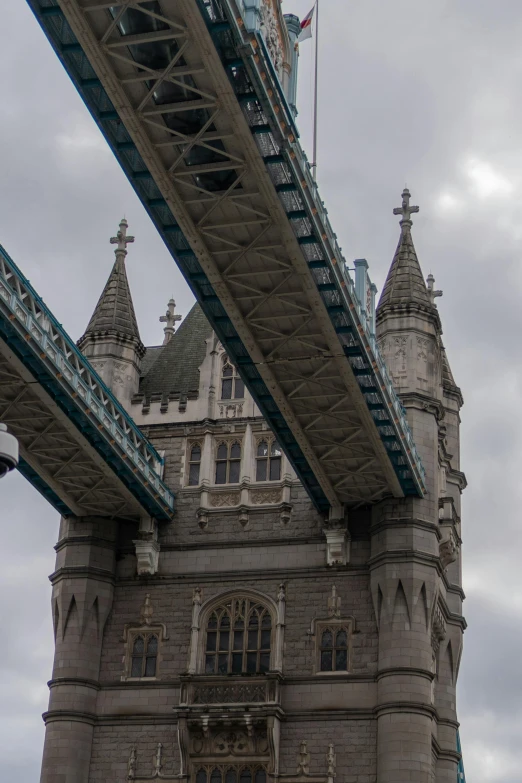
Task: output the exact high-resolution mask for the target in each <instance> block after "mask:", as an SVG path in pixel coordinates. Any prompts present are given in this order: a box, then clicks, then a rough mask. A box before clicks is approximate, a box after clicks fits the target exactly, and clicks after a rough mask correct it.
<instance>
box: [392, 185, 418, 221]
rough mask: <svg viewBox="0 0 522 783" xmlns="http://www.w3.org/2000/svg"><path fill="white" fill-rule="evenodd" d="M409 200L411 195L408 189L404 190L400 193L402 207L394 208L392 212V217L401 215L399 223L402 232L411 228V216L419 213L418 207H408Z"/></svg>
mask: <svg viewBox="0 0 522 783" xmlns="http://www.w3.org/2000/svg"><path fill="white" fill-rule="evenodd" d="M410 198H411V193H410V191H409V190H408V188H404V190H403V191H402V205H401V206H400V207H395V209H394V210H393V214H394V215H402V220H401V221H400V225H401V228H402V230H403V231H405V230H406V229H409V228H411V216H412V215H413V214H414V213H415V212H418V211H419V208H418V207H411V206H410Z"/></svg>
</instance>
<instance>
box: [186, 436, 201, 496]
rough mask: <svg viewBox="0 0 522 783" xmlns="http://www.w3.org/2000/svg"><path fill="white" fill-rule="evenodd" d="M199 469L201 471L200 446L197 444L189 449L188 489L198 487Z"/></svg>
mask: <svg viewBox="0 0 522 783" xmlns="http://www.w3.org/2000/svg"><path fill="white" fill-rule="evenodd" d="M200 469H201V446H200V445H199V443H194V445H193V446H192V447H191V449H190V460H189V477H188V483H189V486H190V487H197V486H198V484H199V473H200Z"/></svg>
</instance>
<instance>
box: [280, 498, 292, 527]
mask: <svg viewBox="0 0 522 783" xmlns="http://www.w3.org/2000/svg"><path fill="white" fill-rule="evenodd" d="M291 517H292V506H291V505H290V503H283V504H282V505H281V511H280V512H279V520H280V522H281V524H282V525H288V523H289V522H290V519H291Z"/></svg>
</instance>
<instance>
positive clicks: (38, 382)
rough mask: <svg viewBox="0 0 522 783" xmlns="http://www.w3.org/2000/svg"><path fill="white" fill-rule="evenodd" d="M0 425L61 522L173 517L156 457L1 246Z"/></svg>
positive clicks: (172, 499)
mask: <svg viewBox="0 0 522 783" xmlns="http://www.w3.org/2000/svg"><path fill="white" fill-rule="evenodd" d="M0 421H2V422H3V423H4V424H6V425H7V426H8V428H9V429H10V431H11V432H12V433H13V435H15V436H16V437H17V438H18V440H19V442H20V452H21V457H22V459H21V462H20V470H21V472H22V473H23V474H24V475H25V476H26V478H28V479H29V481H30V482H31V483H32V484H34V486H35V487H36V488H37V489H38V490H39V491H40V492H41V493H42V494H43V495H44V496H45V497H46V498H47V499H48V500H49V501H50V502H51V503H52V504H53V505H54V506H55V507H56V508H57V509H58V510H59V511H60V512H61V513H62V514H71V513H73V514H77V515H78V514H79V515H86V514H100V515H102V516H118V517H124V518H128V517H130V518H134V519H139V518H142V517H146V516H149V515H150V516H152V517H155V518H157V519H163V520H167V519H170V518H171V517H172V514H173V511H174V497H173V495H172V493H171V492H170V490H169V489H168V488H167V487H166V486H165V484H164V483H163V481H162V480H161V478H160V476H159V472H158V471H159V470H161V458H160V456H159V454H157V452H156V451H155V449H154V448H153V447H152V445H151V444H150V443H149V442H148V441H147V439H146V438H145V436H144V435H143V433H142V432H141V431H140V430H139V429H138V428H137V427H136V425H135V424H134V422H133V421H132V419H131V418H130V416H129V415H128V414H127V413H126V412H125V411H124V410H123V408H122V407H121V405H120V404H119V403H118V402H117V400H116V399H115V398H114V397H113V396H112V394H111V393H110V391H109V390H108V389H107V387H106V386H104V384H103V383H102V381H101V380H100V378H99V377H98V376H97V375H96V373H95V372H94V370H93V368H92V367H91V366H90V364H89V362H88V361H87V359H86V358H85V357H84V356H83V355H82V354H81V353H80V351H79V350H78V348H77V347H76V345H75V344H74V343H73V341H72V340H71V338H70V337H69V335H68V334H67V333H66V332H65V330H64V329H63V327H62V326H61V325H60V324H59V323H58V322H57V320H56V318H55V317H54V316H53V314H52V313H51V311H50V310H49V308H48V307H47V306H46V305H45V303H44V302H43V301H42V299H41V298H40V297H39V296H38V294H37V293H36V291H35V290H34V289H33V287H32V286H31V284H30V283H29V281H28V280H26V278H25V277H24V276H23V274H22V273H21V271H20V270H19V269H18V267H17V266H16V264H15V263H14V262H13V260H12V259H11V258H10V257H9V256H8V255H7V253H6V252H5V250H4V249H3V248H2V247H1V246H0Z"/></svg>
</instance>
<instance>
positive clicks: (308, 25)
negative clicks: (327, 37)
mask: <svg viewBox="0 0 522 783" xmlns="http://www.w3.org/2000/svg"><path fill="white" fill-rule="evenodd" d="M314 11H315V5H314V7H313V8H312V10H311V11H310V12H309V13H308V14H306V16H305V18H304V19H303V20H302V22H301V32H300V33H299V36H298V38H297V40H298V41H299V42H301V41H306V39H307V38H311V37H312V19H313V17H314Z"/></svg>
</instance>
